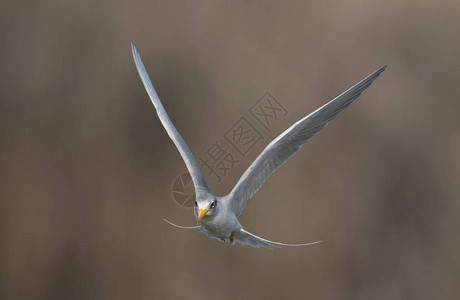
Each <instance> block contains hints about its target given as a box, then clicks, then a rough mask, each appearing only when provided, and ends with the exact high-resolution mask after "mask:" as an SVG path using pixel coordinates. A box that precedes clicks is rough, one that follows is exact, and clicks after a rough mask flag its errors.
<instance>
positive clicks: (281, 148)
mask: <svg viewBox="0 0 460 300" xmlns="http://www.w3.org/2000/svg"><path fill="white" fill-rule="evenodd" d="M385 67H386V66H385ZM385 67H383V68H381V69H379V70H377V71H375V72H374V73H372V74H370V75H369V76H367V77H366V78H364V79H363V80H361V81H360V82H358V83H357V84H356V85H354V86H353V87H351V88H350V89H348V90H347V91H346V92H344V93H342V94H341V95H340V96H338V97H337V98H335V99H333V100H331V101H330V102H328V103H327V104H325V105H323V106H322V107H320V108H319V109H317V110H316V111H314V112H312V113H311V114H310V115H308V116H306V117H305V118H303V119H301V120H300V121H298V122H297V123H295V124H294V125H292V126H291V127H289V128H288V129H287V130H286V131H284V132H283V133H282V134H281V135H279V136H278V137H277V138H276V139H274V140H273V141H272V142H271V143H270V144H269V145H268V146H267V147H266V148H265V149H264V150H263V151H262V153H261V154H260V155H259V156H258V157H257V158H256V160H255V161H254V162H253V163H252V164H251V165H250V166H249V168H248V169H247V170H246V172H244V174H243V176H241V178H240V180H239V181H238V183H237V184H236V186H235V187H234V188H233V190H232V191H231V192H230V194H228V195H227V196H225V198H226V199H227V201H228V203H229V205H230V207H231V208H232V209H233V211H234V212H235V214H236V215H237V216H239V215H240V214H241V212H242V211H243V209H244V206H245V205H246V202H247V201H248V200H249V199H250V198H251V197H252V195H254V194H255V193H256V192H257V191H258V190H259V188H260V187H261V186H262V184H263V183H264V182H265V180H267V178H268V177H269V176H270V175H271V174H272V173H273V172H275V170H276V169H277V168H278V167H279V166H281V165H282V164H283V163H284V162H286V161H287V160H288V159H289V158H290V157H291V156H292V155H294V153H296V152H297V151H298V150H299V149H300V148H301V147H302V146H303V144H305V143H306V142H307V141H308V140H309V139H310V138H311V137H313V136H314V135H315V134H316V133H318V132H319V131H320V130H321V129H323V128H324V127H326V125H327V123H328V122H329V121H331V120H332V119H333V118H334V117H335V116H336V115H337V114H338V113H339V112H341V111H342V110H343V109H345V108H346V107H347V106H348V105H350V103H351V102H353V100H355V99H356V98H358V96H359V95H360V94H361V92H362V91H364V90H365V89H366V88H367V87H368V86H369V85H370V84H371V83H372V81H374V79H376V78H377V77H378V76H379V75H380V73H382V72H383V71H384V70H385Z"/></svg>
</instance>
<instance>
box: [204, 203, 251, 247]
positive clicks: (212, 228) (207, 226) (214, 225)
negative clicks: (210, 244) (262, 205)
mask: <svg viewBox="0 0 460 300" xmlns="http://www.w3.org/2000/svg"><path fill="white" fill-rule="evenodd" d="M219 200H220V201H219ZM218 203H219V204H220V205H219V206H218V207H217V209H216V212H215V215H214V216H213V217H207V216H204V217H203V218H202V219H201V220H199V223H200V225H201V226H202V228H203V231H204V232H205V233H206V234H208V236H210V237H213V238H216V239H221V240H225V241H227V239H229V238H230V236H231V234H232V232H237V231H239V230H240V229H241V228H243V227H242V226H241V224H240V222H239V221H238V218H237V217H236V216H235V214H234V213H233V212H232V211H231V209H230V208H229V206H228V205H227V203H226V202H225V200H224V199H222V197H221V198H219V199H218Z"/></svg>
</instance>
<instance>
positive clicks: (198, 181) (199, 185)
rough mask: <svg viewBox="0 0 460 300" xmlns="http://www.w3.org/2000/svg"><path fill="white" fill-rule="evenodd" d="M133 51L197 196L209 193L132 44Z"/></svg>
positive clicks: (159, 114)
mask: <svg viewBox="0 0 460 300" xmlns="http://www.w3.org/2000/svg"><path fill="white" fill-rule="evenodd" d="M131 50H132V52H133V57H134V62H135V63H136V67H137V71H138V72H139V76H140V77H141V79H142V82H143V83H144V86H145V89H146V90H147V93H148V94H149V96H150V100H151V101H152V103H153V105H154V106H155V108H156V111H157V114H158V117H159V118H160V121H161V124H163V127H164V128H165V129H166V132H167V133H168V135H169V137H170V138H171V140H172V141H173V142H174V144H175V145H176V148H177V150H179V153H180V155H181V156H182V159H183V160H184V162H185V165H186V166H187V170H188V172H189V173H190V176H191V177H192V180H193V184H194V185H195V191H196V194H199V193H203V192H208V191H209V189H208V185H207V184H206V180H205V179H204V177H203V174H202V173H201V170H200V167H199V166H198V164H197V162H196V160H195V158H194V157H193V154H192V152H191V151H190V149H189V147H188V146H187V144H186V143H185V141H184V139H183V138H182V137H181V135H180V134H179V132H177V129H176V128H175V127H174V125H173V123H172V122H171V120H170V119H169V117H168V114H166V111H165V109H164V107H163V105H162V104H161V101H160V98H159V97H158V95H157V92H156V91H155V89H154V87H153V85H152V82H151V81H150V77H149V75H148V74H147V71H146V70H145V67H144V64H143V63H142V60H141V56H140V55H139V52H137V49H136V47H135V46H134V45H133V44H132V43H131Z"/></svg>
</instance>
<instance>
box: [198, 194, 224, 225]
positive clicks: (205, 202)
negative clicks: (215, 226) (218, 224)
mask: <svg viewBox="0 0 460 300" xmlns="http://www.w3.org/2000/svg"><path fill="white" fill-rule="evenodd" d="M217 206H218V203H217V198H216V197H215V196H213V195H212V196H209V197H205V198H201V199H198V198H197V199H196V201H195V207H194V210H195V216H196V218H197V220H198V221H201V219H203V218H204V217H205V216H212V215H213V214H215V213H216V210H217Z"/></svg>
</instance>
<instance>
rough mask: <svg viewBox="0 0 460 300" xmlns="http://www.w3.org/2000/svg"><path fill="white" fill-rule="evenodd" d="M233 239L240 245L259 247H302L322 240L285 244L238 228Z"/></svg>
mask: <svg viewBox="0 0 460 300" xmlns="http://www.w3.org/2000/svg"><path fill="white" fill-rule="evenodd" d="M234 238H235V240H236V242H238V243H239V244H241V245H243V246H244V245H249V246H252V247H254V248H259V247H264V248H268V249H271V248H279V246H289V247H302V246H310V245H314V244H318V243H321V242H322V241H317V242H313V243H306V244H285V243H279V242H273V241H269V240H266V239H263V238H261V237H258V236H257V235H255V234H252V233H250V232H247V231H246V230H244V229H240V230H238V231H236V232H235V237H234Z"/></svg>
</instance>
